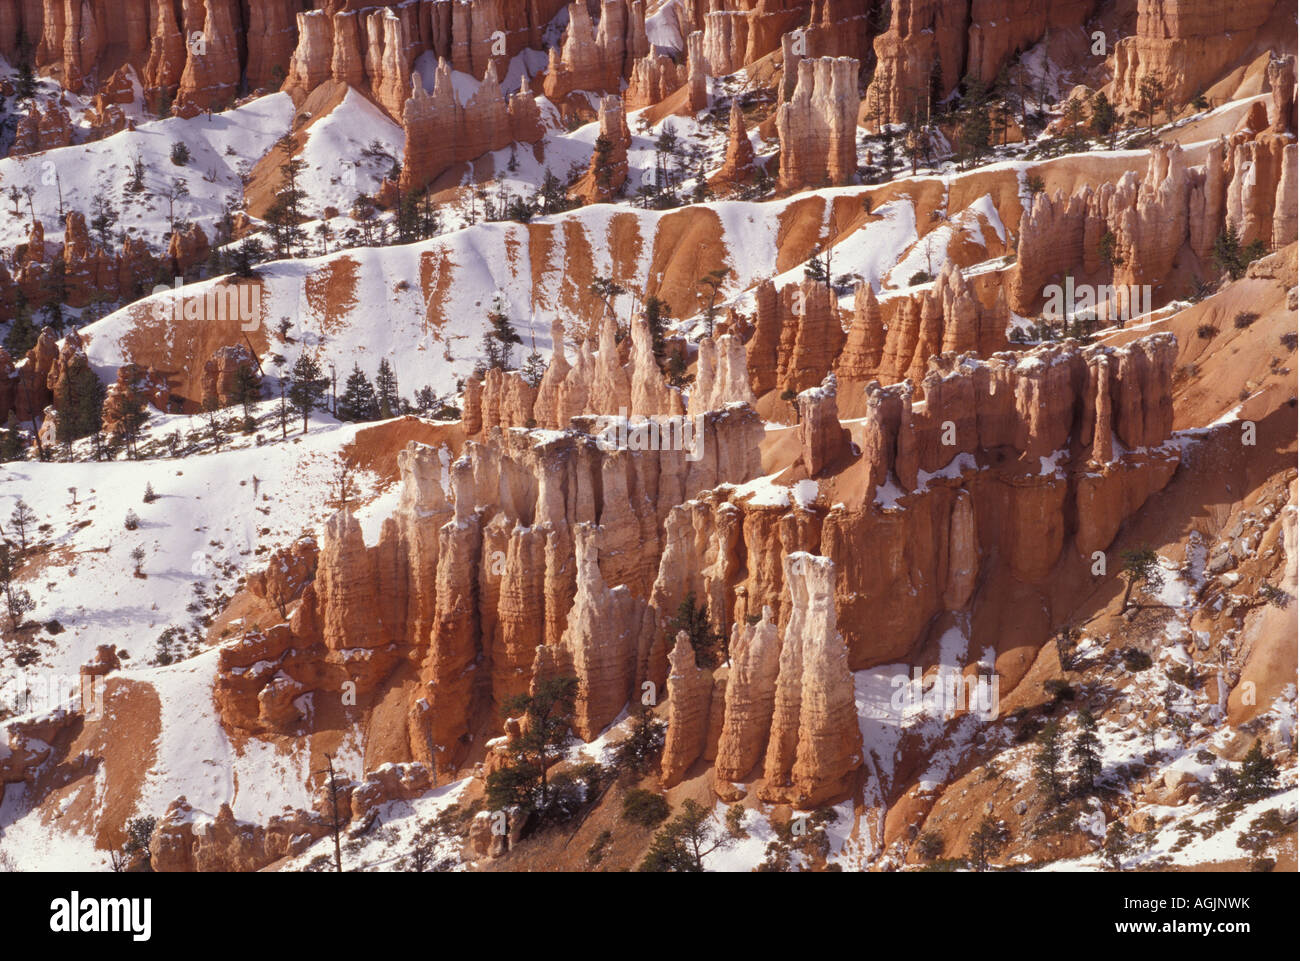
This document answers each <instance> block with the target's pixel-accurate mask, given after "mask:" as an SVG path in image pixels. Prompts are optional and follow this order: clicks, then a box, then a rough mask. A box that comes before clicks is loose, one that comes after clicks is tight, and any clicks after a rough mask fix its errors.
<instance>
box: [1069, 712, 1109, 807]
mask: <svg viewBox="0 0 1300 961" xmlns="http://www.w3.org/2000/svg"><path fill="white" fill-rule="evenodd" d="M1077 717H1078V721H1079V733H1078V734H1077V735H1075V738H1074V743H1073V744H1071V745H1070V759H1071V760H1072V761H1074V786H1075V790H1077V791H1079V792H1080V793H1082V794H1090V793H1092V790H1093V788H1094V787H1096V785H1097V778H1099V777H1101V740H1100V739H1099V738H1098V737H1097V719H1096V718H1094V717H1093V716H1092V713H1091V712H1090V711H1089V710H1088V709H1087V708H1086V707H1085V708H1083V709H1082V710H1080V711H1079V713H1078V715H1077Z"/></svg>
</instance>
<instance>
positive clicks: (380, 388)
mask: <svg viewBox="0 0 1300 961" xmlns="http://www.w3.org/2000/svg"><path fill="white" fill-rule="evenodd" d="M375 402H376V403H377V404H378V405H379V417H380V419H381V420H387V419H388V418H390V417H396V416H397V415H398V414H400V413H401V412H402V407H403V404H402V397H401V394H399V393H398V390H397V375H396V374H394V373H393V365H392V364H390V363H389V362H388V358H387V357H382V358H380V360H379V371H378V372H377V373H376V374H375Z"/></svg>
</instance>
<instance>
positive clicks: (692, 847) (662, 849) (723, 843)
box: [637, 798, 735, 873]
mask: <svg viewBox="0 0 1300 961" xmlns="http://www.w3.org/2000/svg"><path fill="white" fill-rule="evenodd" d="M734 841H735V838H733V837H732V836H731V835H730V834H728V833H727V832H726V831H724V830H721V829H719V828H718V827H717V826H716V825H714V824H713V819H712V815H711V812H710V811H709V809H708V808H706V807H704V806H703V805H702V804H700V803H699V802H698V801H696V800H694V799H693V798H688V799H687V800H686V801H684V802H682V806H681V808H680V813H679V814H678V815H677V817H675V818H673V819H672V820H671V821H669V822H668V823H667V824H666V825H664V826H663V827H662V828H661V829H660V830H659V832H658V833H657V834H656V835H655V837H654V841H653V842H651V844H650V850H649V852H648V853H647V854H646V856H645V860H643V861H642V862H641V866H640V867H639V868H637V870H638V871H682V872H692V873H697V872H702V871H703V870H704V858H705V857H707V856H708V855H709V854H711V853H712V852H714V851H717V850H720V849H722V848H726V847H729V846H730V845H731V844H732V843H734Z"/></svg>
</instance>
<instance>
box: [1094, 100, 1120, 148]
mask: <svg viewBox="0 0 1300 961" xmlns="http://www.w3.org/2000/svg"><path fill="white" fill-rule="evenodd" d="M1118 127H1119V114H1118V113H1117V112H1116V110H1115V105H1114V104H1112V103H1111V102H1110V98H1109V97H1107V96H1106V94H1105V93H1104V92H1103V91H1101V90H1098V91H1097V92H1096V93H1095V94H1093V97H1092V130H1093V133H1095V134H1097V135H1098V136H1099V137H1107V138H1109V140H1108V143H1109V145H1110V149H1111V150H1114V149H1115V131H1116V129H1117V128H1118Z"/></svg>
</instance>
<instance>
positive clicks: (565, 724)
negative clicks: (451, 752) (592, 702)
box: [486, 677, 578, 813]
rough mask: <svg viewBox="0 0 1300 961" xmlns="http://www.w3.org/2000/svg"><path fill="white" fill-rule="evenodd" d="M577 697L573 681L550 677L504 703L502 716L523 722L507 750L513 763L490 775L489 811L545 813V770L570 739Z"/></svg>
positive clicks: (488, 782)
mask: <svg viewBox="0 0 1300 961" xmlns="http://www.w3.org/2000/svg"><path fill="white" fill-rule="evenodd" d="M577 696H578V679H577V678H576V677H553V678H549V679H548V680H545V681H541V682H540V683H538V684H537V685H536V686H535V688H534V690H533V692H532V693H531V694H521V695H519V696H517V697H514V698H511V699H510V700H509V701H507V702H506V704H505V705H504V707H503V708H502V714H503V715H504V716H506V717H521V716H522V717H523V719H524V720H523V723H521V724H520V725H519V733H518V734H515V735H512V736H511V738H510V741H509V743H508V745H507V749H508V751H509V753H510V756H511V759H512V763H511V764H509V765H507V766H505V767H502V768H498V769H497V770H495V771H493V772H492V773H491V774H489V775H488V778H487V784H486V788H487V794H486V798H487V803H488V805H489V807H491V808H495V809H496V810H505V809H507V808H511V807H516V806H517V807H520V808H522V809H523V810H524V811H525V812H529V813H531V812H533V811H542V812H544V811H545V810H546V808H547V806H548V803H549V801H550V787H549V784H548V782H547V779H546V771H547V768H548V767H550V765H551V763H552V762H553V761H554V760H555V759H556V758H557V757H558V756H559V754H560V753H561V751H562V749H563V746H564V744H565V743H566V742H567V741H568V739H569V724H570V720H571V718H572V717H573V710H574V701H575V699H576V698H577Z"/></svg>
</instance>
